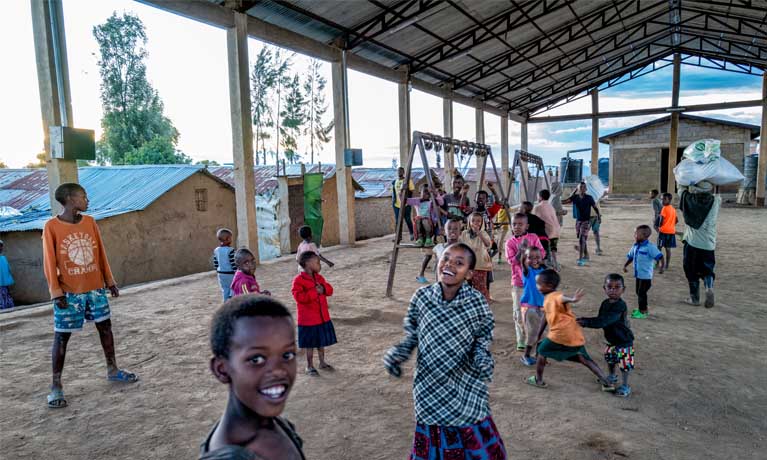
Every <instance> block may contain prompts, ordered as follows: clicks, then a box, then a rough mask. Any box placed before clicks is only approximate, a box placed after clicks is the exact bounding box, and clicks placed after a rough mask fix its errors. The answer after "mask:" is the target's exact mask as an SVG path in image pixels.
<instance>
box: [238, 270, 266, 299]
mask: <svg viewBox="0 0 767 460" xmlns="http://www.w3.org/2000/svg"><path fill="white" fill-rule="evenodd" d="M242 294H261V288H260V287H259V286H258V281H256V277H255V276H253V275H248V274H247V273H243V272H241V271H239V270H237V272H236V273H235V274H234V278H233V279H232V295H242Z"/></svg>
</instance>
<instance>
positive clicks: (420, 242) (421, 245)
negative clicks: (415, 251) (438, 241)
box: [415, 238, 424, 248]
mask: <svg viewBox="0 0 767 460" xmlns="http://www.w3.org/2000/svg"><path fill="white" fill-rule="evenodd" d="M423 243H424V240H423V238H419V239H418V241H416V242H415V247H417V248H422V247H423Z"/></svg>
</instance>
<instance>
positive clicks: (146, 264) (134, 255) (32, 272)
mask: <svg viewBox="0 0 767 460" xmlns="http://www.w3.org/2000/svg"><path fill="white" fill-rule="evenodd" d="M45 174H46V173H45V171H44V170H0V206H13V207H14V208H16V209H18V210H19V211H20V212H21V215H20V216H15V217H6V218H0V238H1V239H3V240H4V241H5V254H6V256H7V257H8V260H9V262H10V264H11V269H12V271H13V276H14V278H15V280H16V285H15V286H14V287H13V288H12V293H13V296H14V298H15V299H16V300H17V301H18V303H19V304H25V303H34V302H41V301H45V300H48V298H49V295H48V287H47V283H46V281H45V277H44V275H43V261H42V242H41V236H42V229H43V226H44V225H45V222H46V221H47V220H48V219H49V218H50V205H49V202H48V190H47V180H46V179H45ZM79 177H80V183H81V184H82V186H83V187H84V188H85V189H86V191H87V192H88V198H89V200H90V205H89V209H88V211H87V212H86V214H89V215H91V216H93V217H94V218H95V219H96V220H97V221H98V224H99V227H100V229H101V233H102V237H103V239H104V244H105V246H106V249H107V255H108V257H109V263H110V265H111V266H112V271H113V272H114V276H115V279H116V281H117V283H118V285H120V286H122V285H127V284H135V283H141V282H146V281H153V280H158V279H165V278H173V277H177V276H182V275H187V274H190V273H198V272H202V271H206V270H210V269H211V265H210V256H211V251H212V250H213V248H214V247H215V246H216V244H217V242H216V236H215V235H216V230H217V229H218V228H220V227H229V228H232V229H234V228H235V227H234V226H235V204H234V189H233V188H232V187H231V186H230V185H229V184H227V183H226V182H224V181H222V180H220V179H218V178H216V177H215V176H213V175H212V174H210V173H208V172H207V170H205V168H203V167H200V166H190V165H162V166H111V167H88V168H80V170H79ZM41 178H42V179H41ZM33 196H34V198H32V199H30V197H33Z"/></svg>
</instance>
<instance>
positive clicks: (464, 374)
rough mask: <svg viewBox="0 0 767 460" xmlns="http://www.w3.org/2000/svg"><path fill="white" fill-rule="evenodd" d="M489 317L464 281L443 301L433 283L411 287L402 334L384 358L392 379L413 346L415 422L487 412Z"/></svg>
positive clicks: (459, 420)
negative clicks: (414, 360) (410, 297)
mask: <svg viewBox="0 0 767 460" xmlns="http://www.w3.org/2000/svg"><path fill="white" fill-rule="evenodd" d="M494 325H495V321H494V319H493V313H492V311H490V307H489V306H488V304H487V301H486V300H485V297H484V296H483V295H482V294H480V293H479V291H477V290H475V289H474V288H472V287H471V286H469V285H468V283H464V285H463V286H461V288H460V290H459V291H458V293H457V295H456V297H455V298H454V299H453V300H452V301H450V302H448V301H446V300H445V299H444V297H443V295H442V287H441V285H440V284H439V283H435V284H433V285H431V286H425V287H422V288H421V289H419V290H417V291H416V292H415V294H413V298H412V299H411V300H410V308H409V309H408V312H407V316H406V317H405V321H404V326H405V338H404V339H403V340H402V341H401V342H400V343H399V344H397V345H395V346H394V347H392V348H391V349H390V350H389V351H388V352H387V353H386V355H385V356H384V365H385V366H386V368H387V370H388V371H389V372H390V373H391V374H392V375H395V376H397V377H399V375H400V374H401V371H400V367H399V366H400V364H401V363H403V362H404V361H405V360H407V359H408V358H409V357H410V354H411V353H412V352H413V350H414V349H415V348H416V347H417V348H418V358H417V361H416V369H415V377H414V379H413V399H414V401H415V418H416V422H418V423H423V424H426V425H442V426H460V425H467V424H473V423H476V422H478V421H480V420H482V419H483V418H485V417H487V416H488V415H489V414H490V408H489V406H488V402H487V397H488V395H487V382H489V381H490V380H491V378H492V376H493V366H494V364H493V357H492V355H491V354H490V343H491V342H492V340H493V327H494Z"/></svg>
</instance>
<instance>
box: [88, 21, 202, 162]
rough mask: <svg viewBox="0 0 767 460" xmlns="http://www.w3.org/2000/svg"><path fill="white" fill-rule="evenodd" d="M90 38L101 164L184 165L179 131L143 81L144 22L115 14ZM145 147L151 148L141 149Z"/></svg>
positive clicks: (144, 53) (153, 91)
mask: <svg viewBox="0 0 767 460" xmlns="http://www.w3.org/2000/svg"><path fill="white" fill-rule="evenodd" d="M93 36H94V37H95V38H96V42H97V43H98V46H99V53H100V59H99V61H98V64H99V73H100V75H101V104H102V106H103V109H104V116H103V118H102V119H101V127H102V128H103V134H102V138H101V140H100V141H99V143H98V155H99V162H100V163H105V162H109V163H112V164H125V163H130V164H136V163H135V162H137V161H152V160H155V161H159V162H162V163H168V162H182V163H188V161H186V158H188V157H186V156H185V155H184V154H183V153H180V152H178V151H177V150H176V148H175V146H176V144H177V143H178V131H177V130H176V128H175V127H174V126H173V123H172V122H171V121H170V120H169V119H168V118H167V117H166V116H165V115H164V113H163V111H164V106H163V103H162V100H161V99H160V96H159V94H158V93H157V91H156V90H155V89H154V88H153V87H152V85H151V84H150V83H149V80H147V76H146V65H145V63H144V60H145V59H146V57H147V50H146V43H147V37H146V32H145V30H144V24H143V23H142V22H141V20H140V19H139V18H138V17H137V16H135V15H133V14H130V13H124V14H123V15H122V16H118V15H117V13H116V12H115V13H112V16H110V17H109V18H107V20H106V22H105V23H103V24H100V25H97V26H95V27H94V28H93ZM147 143H151V145H149V146H146V147H145V144H147ZM168 155H170V156H168Z"/></svg>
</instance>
